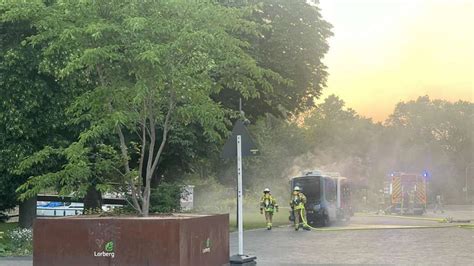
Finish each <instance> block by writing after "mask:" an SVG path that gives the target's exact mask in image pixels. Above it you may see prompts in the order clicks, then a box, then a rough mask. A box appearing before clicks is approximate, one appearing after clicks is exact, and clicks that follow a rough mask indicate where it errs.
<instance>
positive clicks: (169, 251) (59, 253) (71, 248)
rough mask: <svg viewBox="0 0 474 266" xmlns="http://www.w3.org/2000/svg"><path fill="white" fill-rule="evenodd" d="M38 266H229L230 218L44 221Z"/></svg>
mask: <svg viewBox="0 0 474 266" xmlns="http://www.w3.org/2000/svg"><path fill="white" fill-rule="evenodd" d="M33 239H34V240H33V241H34V242H33V265H35V266H41V265H48V266H53V265H61V266H63V265H81V266H82V265H165V266H169V265H205V266H212V265H219V266H220V265H223V264H227V263H229V216H228V214H219V215H188V214H181V215H171V216H153V217H146V218H145V217H93V216H92V217H91V216H78V217H68V218H38V219H37V220H36V221H35V223H34V227H33Z"/></svg>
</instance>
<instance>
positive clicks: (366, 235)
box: [231, 209, 474, 265]
mask: <svg viewBox="0 0 474 266" xmlns="http://www.w3.org/2000/svg"><path fill="white" fill-rule="evenodd" d="M448 216H449V217H453V218H455V219H473V222H474V211H472V210H469V209H468V210H459V211H449V212H445V213H443V214H428V215H425V216H423V217H422V218H428V219H429V218H430V217H433V218H435V217H436V218H440V217H441V218H442V217H448ZM415 226H426V227H423V228H412V227H415ZM455 226H456V224H452V223H439V222H437V221H432V220H425V219H422V220H412V219H406V218H396V217H387V216H380V217H377V216H375V215H372V216H367V215H358V216H356V217H353V219H352V220H351V223H350V224H349V225H336V226H333V227H331V228H329V229H330V230H326V231H316V230H313V231H310V232H308V231H298V232H295V231H294V230H293V228H291V227H280V228H275V229H274V230H272V231H267V230H261V229H258V230H251V231H246V232H245V234H244V253H246V254H253V255H256V256H257V265H317V264H364V265H365V264H396V265H413V264H417V265H420V264H422V265H433V264H435V265H440V264H443V265H473V264H474V229H464V228H459V227H455ZM388 227H390V228H391V229H386V228H388ZM392 227H393V228H399V227H402V228H405V229H393V228H392ZM432 227H441V228H432ZM384 228H385V229H384ZM407 228H410V229H407ZM347 229H364V230H347ZM331 230H334V231H331ZM236 251H237V235H236V234H235V233H232V234H231V254H235V253H236Z"/></svg>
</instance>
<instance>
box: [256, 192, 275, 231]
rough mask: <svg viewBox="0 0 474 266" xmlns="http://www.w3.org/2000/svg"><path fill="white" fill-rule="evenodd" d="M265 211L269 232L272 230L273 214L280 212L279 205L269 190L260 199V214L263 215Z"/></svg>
mask: <svg viewBox="0 0 474 266" xmlns="http://www.w3.org/2000/svg"><path fill="white" fill-rule="evenodd" d="M264 211H265V220H266V222H267V230H272V220H273V212H274V211H276V212H278V204H277V203H276V200H275V198H273V196H272V194H270V189H269V188H265V189H264V190H263V196H262V198H261V199H260V214H263V212H264Z"/></svg>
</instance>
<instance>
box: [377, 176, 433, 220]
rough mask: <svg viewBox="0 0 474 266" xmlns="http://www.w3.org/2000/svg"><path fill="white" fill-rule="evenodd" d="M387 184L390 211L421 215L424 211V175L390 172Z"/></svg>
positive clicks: (425, 196) (425, 195)
mask: <svg viewBox="0 0 474 266" xmlns="http://www.w3.org/2000/svg"><path fill="white" fill-rule="evenodd" d="M388 186H389V187H388V189H386V190H388V192H389V199H390V206H389V210H390V212H391V213H397V214H402V215H403V214H415V215H422V214H423V213H425V212H426V199H427V193H426V176H425V175H420V174H409V173H402V172H397V173H392V174H391V175H390V177H389V182H388Z"/></svg>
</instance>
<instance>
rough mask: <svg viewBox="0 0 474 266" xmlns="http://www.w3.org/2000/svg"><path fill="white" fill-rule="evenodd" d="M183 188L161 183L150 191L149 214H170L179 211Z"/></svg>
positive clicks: (173, 184)
mask: <svg viewBox="0 0 474 266" xmlns="http://www.w3.org/2000/svg"><path fill="white" fill-rule="evenodd" d="M182 192H183V186H182V185H180V184H177V183H169V182H161V183H160V184H159V185H158V187H157V188H154V189H152V190H151V194H150V212H152V213H171V212H179V211H181V193H182Z"/></svg>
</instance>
